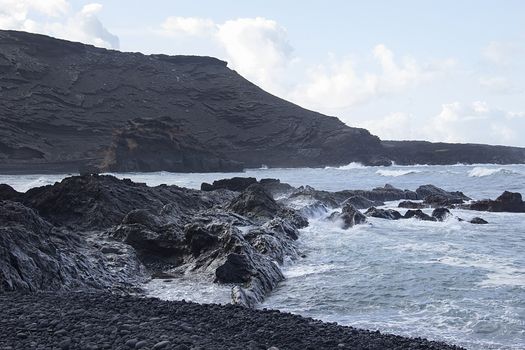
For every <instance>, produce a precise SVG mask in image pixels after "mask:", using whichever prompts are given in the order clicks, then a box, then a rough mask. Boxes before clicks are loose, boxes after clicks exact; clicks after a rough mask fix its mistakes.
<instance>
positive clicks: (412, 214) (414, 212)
mask: <svg viewBox="0 0 525 350" xmlns="http://www.w3.org/2000/svg"><path fill="white" fill-rule="evenodd" d="M404 218H405V219H410V218H416V219H419V220H423V221H437V219H436V218H435V217H432V216H430V215H427V214H425V213H424V212H423V211H421V209H409V210H407V212H406V213H405V215H404Z"/></svg>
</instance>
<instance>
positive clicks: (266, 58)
mask: <svg viewBox="0 0 525 350" xmlns="http://www.w3.org/2000/svg"><path fill="white" fill-rule="evenodd" d="M156 32H157V33H160V34H162V35H167V36H173V37H175V38H177V39H180V38H182V37H184V36H187V37H201V39H208V40H210V41H211V42H213V43H215V44H218V45H219V46H220V47H221V48H222V49H223V50H224V53H225V55H226V59H227V60H228V64H229V66H230V67H231V68H233V69H235V70H237V71H238V72H239V73H240V74H241V75H243V76H244V77H246V78H247V79H249V80H252V81H253V82H255V83H256V84H258V85H260V86H261V87H263V88H264V89H266V90H268V91H270V92H273V93H283V92H284V89H283V86H282V85H283V83H282V78H283V77H284V76H285V75H286V74H285V72H284V69H285V67H287V66H288V65H289V64H290V62H292V61H293V58H292V56H291V53H292V51H293V49H292V47H291V45H290V44H289V42H288V36H287V33H286V30H285V29H284V28H283V27H282V26H280V25H279V24H278V23H277V22H275V21H273V20H269V19H266V18H263V17H256V18H238V19H234V20H228V21H226V22H224V23H215V22H213V21H212V20H210V19H205V18H197V17H168V18H166V20H164V22H162V23H161V25H160V29H159V30H156Z"/></svg>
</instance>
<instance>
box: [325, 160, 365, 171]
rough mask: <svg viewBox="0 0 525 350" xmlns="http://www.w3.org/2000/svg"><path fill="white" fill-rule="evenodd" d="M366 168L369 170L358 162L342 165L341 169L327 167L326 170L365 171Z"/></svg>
mask: <svg viewBox="0 0 525 350" xmlns="http://www.w3.org/2000/svg"><path fill="white" fill-rule="evenodd" d="M365 168H367V167H366V166H365V165H363V164H361V163H358V162H352V163H350V164H347V165H342V166H339V167H332V166H327V167H325V169H337V170H352V169H365Z"/></svg>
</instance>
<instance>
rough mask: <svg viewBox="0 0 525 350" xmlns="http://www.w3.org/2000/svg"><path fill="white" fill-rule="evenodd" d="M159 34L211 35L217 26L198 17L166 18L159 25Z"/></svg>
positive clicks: (209, 20) (208, 20)
mask: <svg viewBox="0 0 525 350" xmlns="http://www.w3.org/2000/svg"><path fill="white" fill-rule="evenodd" d="M160 27H161V31H160V32H161V33H163V34H166V35H174V36H181V35H196V36H207V35H213V34H215V32H216V31H217V25H216V24H215V23H214V22H213V21H212V20H211V19H206V18H198V17H168V18H166V20H165V21H164V22H162V24H161V26H160Z"/></svg>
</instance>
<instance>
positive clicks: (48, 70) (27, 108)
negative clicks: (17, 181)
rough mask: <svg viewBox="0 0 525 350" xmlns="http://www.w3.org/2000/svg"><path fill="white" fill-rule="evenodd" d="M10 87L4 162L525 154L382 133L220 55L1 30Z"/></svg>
mask: <svg viewBox="0 0 525 350" xmlns="http://www.w3.org/2000/svg"><path fill="white" fill-rule="evenodd" d="M0 91H1V94H2V99H1V100H0V125H2V128H0V171H2V172H35V171H38V172H45V171H55V172H56V171H64V172H66V171H67V172H70V171H78V170H79V169H80V170H82V172H94V171H97V170H111V171H156V170H169V171H181V172H190V171H195V172H201V171H203V172H206V171H236V170H239V169H241V168H242V167H260V166H261V165H262V164H266V165H268V166H270V167H300V166H314V167H315V166H325V165H341V164H348V163H350V162H353V161H356V162H362V163H364V164H367V165H388V164H390V163H391V161H395V162H397V163H400V164H414V163H430V164H450V163H457V162H464V163H472V162H477V163H488V162H496V163H522V162H525V150H523V149H519V148H506V147H489V146H478V145H447V144H431V143H410V142H408V143H406V142H390V141H389V142H381V141H380V140H379V138H377V137H376V136H373V135H371V134H370V133H369V132H368V131H367V130H364V129H359V128H352V127H348V126H346V125H345V124H343V123H342V122H341V121H340V120H338V119H337V118H334V117H328V116H325V115H322V114H320V113H315V112H312V111H308V110H306V109H303V108H301V107H299V106H297V105H294V104H292V103H290V102H287V101H285V100H282V99H280V98H277V97H275V96H273V95H271V94H269V93H267V92H265V91H263V90H262V89H260V88H258V87H257V86H256V85H254V84H252V83H250V82H249V81H247V80H246V79H244V78H243V77H241V76H240V75H239V74H237V73H236V72H235V71H233V70H231V69H229V68H227V66H226V62H223V61H220V60H218V59H215V58H211V57H197V56H165V55H149V56H146V55H143V54H140V53H123V52H118V51H110V50H105V49H100V48H95V47H93V46H89V45H83V44H80V43H73V42H68V41H63V40H57V39H53V38H50V37H46V36H42V35H36V34H29V33H24V32H16V31H0Z"/></svg>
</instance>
